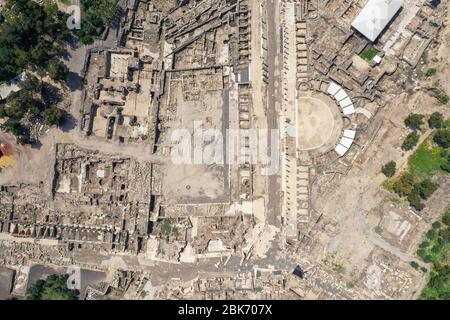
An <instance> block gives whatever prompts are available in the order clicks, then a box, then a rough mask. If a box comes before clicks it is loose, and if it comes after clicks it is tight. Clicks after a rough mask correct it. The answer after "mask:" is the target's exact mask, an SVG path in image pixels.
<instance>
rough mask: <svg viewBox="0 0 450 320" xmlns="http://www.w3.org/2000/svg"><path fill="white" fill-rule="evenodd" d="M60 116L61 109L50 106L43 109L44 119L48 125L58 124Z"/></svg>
mask: <svg viewBox="0 0 450 320" xmlns="http://www.w3.org/2000/svg"><path fill="white" fill-rule="evenodd" d="M61 117H62V115H61V110H60V109H58V108H56V107H51V108H48V109H46V110H45V111H44V121H45V124H46V125H48V126H54V125H59V123H60V121H61Z"/></svg>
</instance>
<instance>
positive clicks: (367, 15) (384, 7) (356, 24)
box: [352, 0, 403, 42]
mask: <svg viewBox="0 0 450 320" xmlns="http://www.w3.org/2000/svg"><path fill="white" fill-rule="evenodd" d="M401 7H403V0H369V2H368V3H367V4H366V6H365V7H364V8H363V9H362V10H361V12H360V13H359V14H358V16H357V17H356V19H355V20H354V21H353V22H352V27H353V28H355V29H356V30H358V31H359V32H360V33H362V34H363V35H364V36H365V37H366V38H367V39H369V40H370V41H372V42H374V41H375V40H376V39H377V38H378V36H379V35H380V34H381V32H382V31H383V30H384V28H386V26H387V25H388V24H389V22H390V21H391V20H392V18H393V17H394V16H395V14H396V13H397V12H398V10H400V8H401Z"/></svg>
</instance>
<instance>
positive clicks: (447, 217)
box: [442, 206, 450, 226]
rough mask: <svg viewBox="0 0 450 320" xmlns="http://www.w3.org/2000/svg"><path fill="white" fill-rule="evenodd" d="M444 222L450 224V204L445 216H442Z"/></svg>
mask: <svg viewBox="0 0 450 320" xmlns="http://www.w3.org/2000/svg"><path fill="white" fill-rule="evenodd" d="M442 222H443V223H445V224H446V225H447V226H450V206H449V207H447V210H446V211H445V213H444V216H443V217H442Z"/></svg>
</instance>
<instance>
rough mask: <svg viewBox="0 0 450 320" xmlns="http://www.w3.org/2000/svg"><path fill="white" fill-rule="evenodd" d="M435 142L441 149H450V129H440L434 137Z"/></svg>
mask: <svg viewBox="0 0 450 320" xmlns="http://www.w3.org/2000/svg"><path fill="white" fill-rule="evenodd" d="M433 141H434V142H436V143H437V145H438V146H440V147H441V148H449V147H450V129H439V130H438V131H437V132H436V134H435V135H434V137H433Z"/></svg>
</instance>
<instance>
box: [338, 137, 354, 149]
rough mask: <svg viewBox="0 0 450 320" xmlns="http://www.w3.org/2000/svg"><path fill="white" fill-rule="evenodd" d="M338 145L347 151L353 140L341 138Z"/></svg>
mask: <svg viewBox="0 0 450 320" xmlns="http://www.w3.org/2000/svg"><path fill="white" fill-rule="evenodd" d="M339 143H340V144H342V145H343V146H344V147H346V148H347V149H350V147H351V146H352V144H353V139H349V138H346V137H343V138H342V139H341V141H339Z"/></svg>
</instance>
